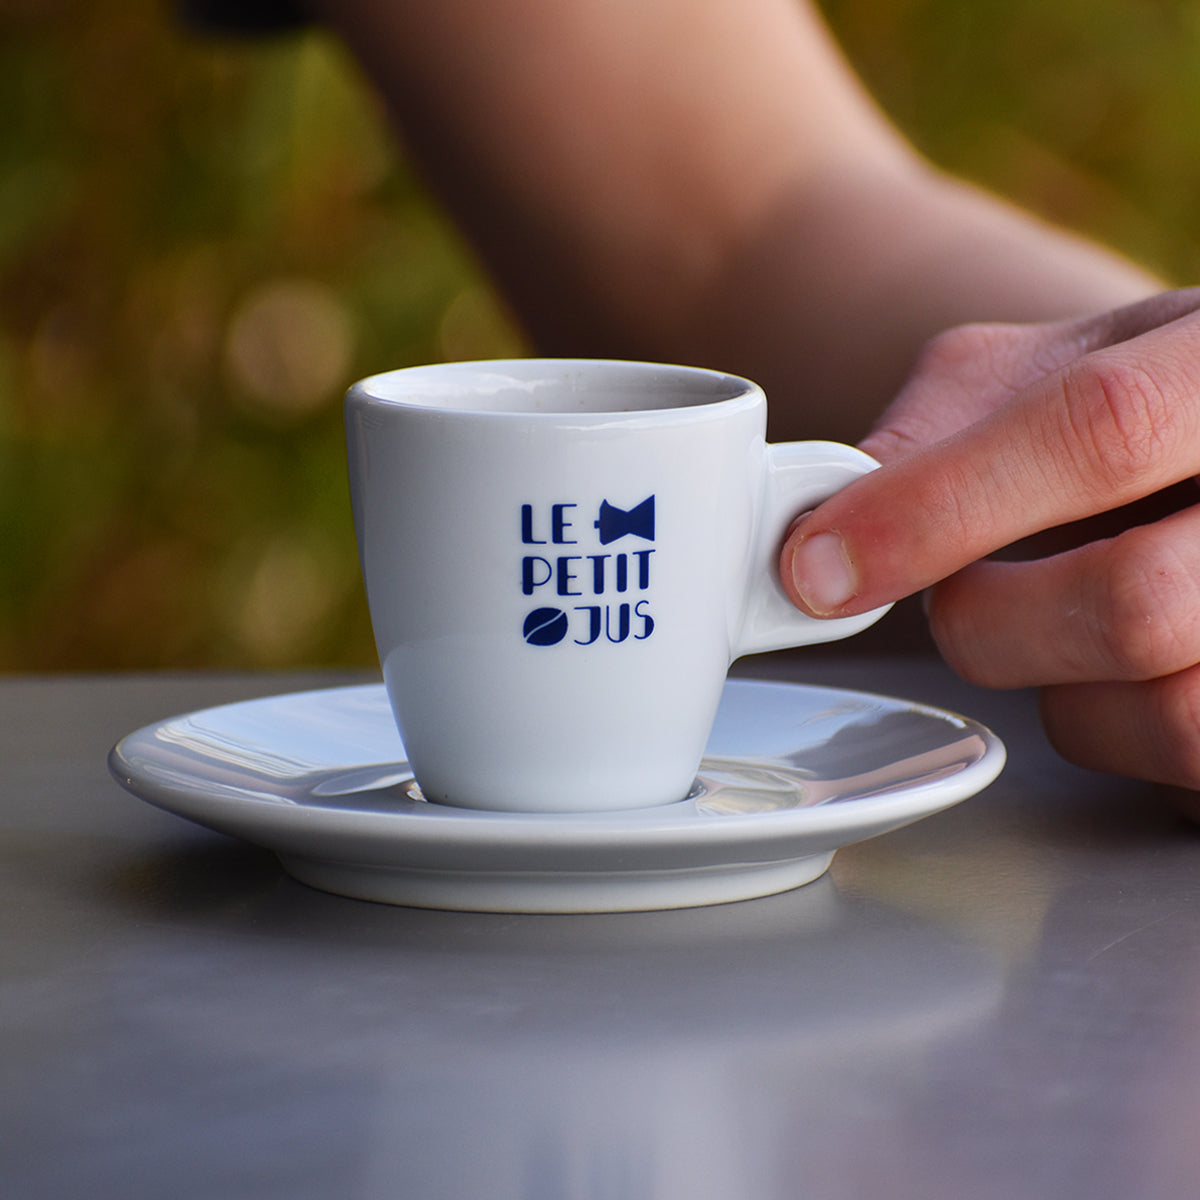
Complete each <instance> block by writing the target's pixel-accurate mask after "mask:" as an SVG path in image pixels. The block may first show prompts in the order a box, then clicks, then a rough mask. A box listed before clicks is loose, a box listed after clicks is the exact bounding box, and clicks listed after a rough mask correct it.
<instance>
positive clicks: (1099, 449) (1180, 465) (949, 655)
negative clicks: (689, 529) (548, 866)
mask: <svg viewBox="0 0 1200 1200" xmlns="http://www.w3.org/2000/svg"><path fill="white" fill-rule="evenodd" d="M862 445H863V448H864V449H865V450H867V451H868V452H869V453H871V454H873V455H874V456H875V457H876V458H878V459H879V460H880V461H881V462H882V463H883V464H884V465H883V466H882V467H881V469H880V470H878V471H876V472H873V473H872V474H870V475H868V476H865V477H864V478H863V479H861V480H858V481H856V482H855V483H854V484H852V485H851V486H850V487H848V488H846V489H845V490H844V491H842V492H840V493H839V494H838V495H836V496H834V497H833V498H832V499H830V500H829V501H827V502H826V503H825V504H823V505H821V507H819V508H818V509H816V510H815V511H813V512H812V513H809V514H806V515H805V516H804V517H802V518H800V519H799V520H798V521H797V522H796V524H795V525H794V526H793V527H792V529H791V531H790V532H789V535H788V538H787V540H786V543H785V545H784V548H783V553H782V558H781V568H782V577H783V580H784V586H785V587H786V588H787V590H788V592H789V595H790V596H791V598H792V600H793V601H794V602H795V603H796V604H797V606H798V607H800V608H801V609H804V610H805V611H808V612H810V613H812V614H813V615H815V616H822V617H833V616H843V615H849V614H852V613H857V612H862V611H865V610H866V609H869V608H873V607H875V606H876V605H879V604H883V603H886V602H888V601H892V600H896V599H899V598H900V597H902V596H904V595H908V594H910V593H913V592H916V591H919V590H921V589H924V588H931V590H930V592H929V593H928V596H929V608H928V611H929V618H930V624H931V628H932V632H933V635H934V638H935V639H936V641H937V644H938V647H939V649H940V650H941V652H942V654H943V655H944V656H945V658H946V660H947V661H948V662H949V663H950V665H951V666H952V667H954V668H955V669H956V670H957V671H958V672H959V673H960V674H962V675H963V676H964V677H965V678H967V679H969V680H971V681H973V682H976V683H980V684H983V685H987V686H992V687H1022V686H1033V685H1036V686H1039V687H1041V688H1042V717H1043V722H1044V724H1045V727H1046V730H1047V733H1048V734H1049V736H1050V739H1051V741H1052V742H1053V743H1054V745H1055V746H1056V748H1057V749H1058V750H1059V751H1060V753H1062V754H1063V755H1064V756H1065V757H1066V758H1068V759H1071V760H1073V761H1075V762H1077V763H1080V764H1082V765H1084V766H1088V767H1093V768H1096V769H1100V770H1107V771H1113V772H1116V773H1118V774H1124V775H1131V776H1135V777H1138V778H1144V779H1148V780H1154V781H1158V782H1161V783H1166V784H1172V785H1176V786H1178V787H1182V788H1185V789H1196V790H1200V503H1196V502H1195V501H1197V500H1200V493H1197V492H1196V491H1195V479H1194V477H1195V476H1196V475H1197V473H1198V472H1200V289H1194V290H1190V291H1184V292H1173V293H1166V294H1163V295H1160V296H1156V297H1154V298H1153V299H1151V300H1148V301H1145V302H1143V303H1140V304H1136V305H1133V306H1131V307H1129V308H1125V309H1119V310H1116V311H1115V312H1112V313H1108V314H1105V315H1104V316H1101V317H1096V318H1092V319H1089V320H1085V321H1077V322H1064V323H1056V324H1051V325H1038V326H1011V325H1006V326H1001V325H991V326H988V325H980V326H967V327H964V328H961V329H956V330H951V331H950V332H948V333H946V334H942V335H941V336H940V337H938V338H936V339H935V340H934V341H933V342H932V343H931V344H930V346H929V347H928V349H927V351H926V353H925V355H924V357H923V359H922V361H921V362H920V363H919V364H918V367H917V370H916V371H915V372H914V374H913V375H912V376H911V378H910V380H909V382H908V383H907V384H906V385H905V387H904V388H903V390H902V391H901V392H900V394H899V395H898V396H897V398H896V400H895V401H894V403H893V404H892V405H891V407H890V408H889V409H888V411H887V412H886V413H885V414H884V416H883V418H882V419H881V421H880V422H879V424H878V425H877V427H876V428H875V430H874V431H873V432H872V433H871V435H870V436H869V437H868V438H867V439H866V440H865V441H864V442H863V443H862ZM1097 520H1100V521H1101V522H1102V523H1103V526H1104V527H1103V528H1098V527H1097V525H1096V521H1097ZM1033 535H1046V536H1047V537H1048V538H1049V539H1050V542H1049V548H1050V549H1051V550H1053V551H1055V552H1053V553H1050V554H1049V556H1048V557H1038V558H1033V559H1029V558H1025V559H1024V560H1023V561H1013V552H1012V551H1011V550H1010V553H1009V554H1008V555H1007V556H1006V557H1005V559H1003V560H1001V559H997V558H989V557H988V556H990V555H994V554H995V552H996V551H999V550H1001V549H1003V548H1005V547H1013V546H1014V543H1024V545H1023V547H1021V548H1022V549H1023V550H1024V551H1025V553H1028V551H1029V549H1030V547H1031V546H1036V544H1035V543H1028V542H1026V541H1025V540H1026V539H1030V538H1031V537H1032V536H1033ZM1046 548H1047V547H1046V546H1045V545H1043V546H1042V547H1040V548H1038V552H1039V553H1045V551H1046Z"/></svg>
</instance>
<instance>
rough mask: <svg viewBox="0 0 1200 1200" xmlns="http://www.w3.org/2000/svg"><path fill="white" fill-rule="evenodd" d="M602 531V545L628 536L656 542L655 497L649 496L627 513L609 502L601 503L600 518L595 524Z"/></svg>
mask: <svg viewBox="0 0 1200 1200" xmlns="http://www.w3.org/2000/svg"><path fill="white" fill-rule="evenodd" d="M595 526H596V528H597V529H598V530H599V531H600V545H602V546H607V545H608V544H609V542H615V541H617V539H618V538H623V537H625V536H626V535H627V534H633V535H634V536H635V537H640V538H645V539H646V541H648V542H652V541H654V497H653V496H648V497H647V498H646V499H645V500H643V501H642V502H641V504H639V505H638V506H637V507H636V508H631V509H630V510H629V511H628V512H626V511H625V510H624V509H623V508H617V506H616V505H615V504H609V502H608V501H607V500H602V501H601V502H600V516H599V517H598V518H597V519H596V522H595Z"/></svg>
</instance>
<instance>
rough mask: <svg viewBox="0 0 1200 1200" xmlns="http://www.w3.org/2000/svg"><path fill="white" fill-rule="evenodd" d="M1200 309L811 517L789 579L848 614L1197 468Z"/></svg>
mask: <svg viewBox="0 0 1200 1200" xmlns="http://www.w3.org/2000/svg"><path fill="white" fill-rule="evenodd" d="M1197 397H1200V318H1197V317H1194V316H1193V317H1191V318H1190V319H1187V318H1185V319H1184V320H1181V321H1177V322H1174V323H1172V324H1170V325H1166V326H1162V327H1160V328H1158V329H1155V330H1152V331H1151V332H1149V333H1145V334H1142V335H1141V336H1140V337H1136V338H1134V339H1133V340H1131V341H1128V342H1122V343H1120V344H1118V345H1116V346H1107V347H1105V348H1103V349H1100V350H1097V351H1094V352H1093V353H1090V354H1087V355H1085V356H1084V357H1082V358H1080V359H1078V360H1076V361H1075V362H1073V363H1070V364H1069V365H1067V366H1066V367H1062V368H1060V369H1059V370H1056V371H1051V372H1050V373H1049V374H1047V375H1046V376H1045V377H1044V378H1042V379H1040V380H1038V381H1037V382H1036V383H1034V384H1033V385H1032V386H1029V387H1026V388H1025V389H1023V390H1021V391H1019V392H1018V393H1017V394H1016V395H1015V396H1014V397H1013V399H1012V400H1011V401H1010V402H1009V403H1007V404H1004V405H1002V406H1001V407H999V408H997V409H994V410H993V411H992V412H990V413H988V414H987V415H986V416H985V417H983V418H982V419H981V420H978V421H976V422H975V423H974V424H972V425H969V426H967V427H966V428H964V429H960V430H959V431H958V432H956V433H953V434H951V435H950V436H948V437H945V438H944V439H943V440H941V441H939V442H937V443H935V444H933V445H929V446H925V447H923V448H921V449H918V450H916V451H914V452H913V453H910V454H907V455H904V454H902V455H900V456H898V457H895V458H892V459H891V460H890V461H888V462H886V463H885V464H884V465H883V466H881V467H880V468H879V469H878V470H877V471H873V472H871V473H870V474H868V475H865V476H863V477H862V478H861V479H858V480H855V482H854V483H852V484H850V485H849V486H848V487H846V488H845V489H843V490H842V491H840V492H838V493H837V494H836V495H834V496H833V497H831V498H830V499H829V500H827V501H826V502H825V503H824V504H822V505H821V506H820V507H819V508H817V509H815V510H813V511H812V512H810V513H808V514H806V515H805V516H803V517H801V518H800V519H799V520H798V521H797V522H796V523H795V524H794V525H793V526H792V528H791V530H790V531H789V533H788V536H787V538H786V540H785V543H784V547H783V551H782V555H781V560H780V577H781V580H782V582H783V586H784V589H785V590H786V591H787V593H788V595H789V596H790V598H791V599H792V602H793V603H794V604H796V605H797V607H798V608H800V609H801V610H802V611H804V612H807V613H809V614H811V615H812V616H816V617H834V616H838V617H841V616H851V615H854V614H856V613H860V612H866V611H867V610H869V609H872V608H876V607H878V606H880V605H883V604H888V603H891V602H893V601H895V600H898V599H900V598H901V597H903V596H906V595H910V594H912V593H913V592H918V591H921V590H922V589H924V588H926V587H928V586H930V585H931V584H933V583H937V582H938V581H939V580H941V579H944V578H946V577H947V576H948V575H951V574H953V573H954V572H956V571H958V570H960V569H961V568H963V567H965V566H967V565H968V564H969V563H971V562H974V561H975V560H976V559H979V558H983V557H986V556H987V555H989V554H991V553H993V552H994V551H996V550H999V549H1001V548H1002V547H1004V546H1007V545H1009V544H1011V543H1013V542H1016V541H1018V540H1020V539H1022V538H1026V537H1028V536H1030V535H1032V534H1034V533H1039V532H1041V531H1043V530H1046V529H1049V528H1052V527H1053V526H1056V525H1063V524H1066V523H1068V522H1070V521H1076V520H1079V519H1081V518H1084V517H1088V516H1092V515H1094V514H1095V513H1098V512H1103V511H1105V510H1108V509H1114V508H1118V507H1120V506H1121V505H1124V504H1127V503H1129V502H1131V501H1133V500H1136V499H1140V498H1142V497H1144V496H1148V495H1150V494H1152V493H1153V492H1156V491H1159V490H1161V489H1162V488H1165V487H1167V486H1169V485H1170V484H1173V483H1176V482H1178V481H1180V480H1181V479H1184V478H1187V477H1188V476H1189V475H1193V474H1195V473H1196V472H1197V470H1198V469H1200V461H1198V460H1200V452H1198V451H1197V449H1196V447H1198V446H1200V400H1198V399H1197Z"/></svg>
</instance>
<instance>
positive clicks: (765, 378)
mask: <svg viewBox="0 0 1200 1200" xmlns="http://www.w3.org/2000/svg"><path fill="white" fill-rule="evenodd" d="M317 7H324V8H326V9H327V13H326V17H327V19H328V20H329V21H330V22H331V23H332V24H333V25H334V26H335V27H336V28H337V29H338V30H339V31H340V33H341V34H342V36H343V37H344V38H345V39H346V41H347V42H348V44H349V45H350V46H351V48H352V49H353V50H354V52H355V53H356V54H357V56H358V57H359V58H360V60H361V61H362V62H363V63H364V65H365V67H366V69H367V70H368V72H369V73H370V75H371V76H372V78H373V79H374V80H375V82H376V84H377V85H378V87H379V88H380V90H381V92H382V93H383V95H384V96H385V98H386V100H387V102H388V105H389V108H390V110H391V112H392V114H393V117H394V119H395V121H396V124H397V126H398V128H399V129H400V131H401V132H402V134H403V136H404V138H405V141H406V143H407V145H408V148H409V150H410V152H411V153H412V155H413V158H414V160H415V161H416V162H417V164H418V165H419V166H420V168H421V169H422V170H423V171H424V172H425V174H426V176H427V178H428V179H429V181H430V183H431V185H432V187H433V189H434V191H435V192H436V193H437V194H438V195H439V197H440V198H441V200H442V201H443V203H445V205H446V206H447V208H448V209H449V211H450V212H451V213H452V215H453V216H454V217H455V218H456V220H457V221H458V223H459V224H460V226H461V227H462V229H463V230H464V232H465V233H466V235H467V236H468V238H470V240H471V241H472V242H473V243H474V245H475V246H476V248H477V249H478V251H479V253H480V255H481V257H482V259H483V261H484V262H485V264H486V266H487V268H488V269H489V270H490V272H491V273H492V275H493V276H494V278H495V279H496V281H497V283H498V284H499V286H500V287H501V289H502V291H503V292H504V293H505V295H506V297H507V298H508V300H509V302H510V304H511V305H512V307H513V309H514V311H515V313H516V314H517V316H518V318H519V319H520V320H521V321H522V322H523V324H524V325H525V327H526V328H527V329H528V331H529V333H530V335H531V338H532V340H533V342H534V344H535V345H536V346H537V347H538V348H539V349H541V350H543V351H545V352H549V353H555V354H587V355H614V356H624V357H647V358H671V359H677V360H682V361H688V362H692V363H697V364H704V365H712V366H717V367H721V368H725V369H729V370H734V371H738V372H741V373H743V374H747V375H750V376H751V377H753V378H756V379H758V380H759V381H760V382H762V383H763V384H764V385H765V386H766V387H767V389H768V394H769V395H770V396H771V398H772V413H773V422H774V424H775V428H774V429H773V435H774V436H782V435H800V434H803V435H822V436H838V437H853V436H856V434H857V433H858V432H860V431H861V430H862V429H863V428H865V426H866V425H867V424H868V423H869V420H870V417H871V416H872V415H873V414H874V413H875V412H877V411H878V410H879V409H880V408H881V407H882V405H883V403H884V402H885V401H886V399H887V398H888V397H889V396H890V395H891V393H892V391H893V390H894V389H895V387H896V386H897V384H898V383H899V381H900V380H901V379H902V378H903V376H904V375H905V373H906V371H907V369H908V366H909V364H910V363H911V361H912V359H913V356H914V354H915V353H916V351H917V349H918V348H919V346H920V345H921V344H922V343H923V342H924V341H925V339H926V338H927V337H929V336H930V335H931V334H933V333H934V332H937V331H938V330H940V329H942V328H944V327H946V326H947V325H952V324H958V323H961V322H964V321H969V320H982V319H1005V320H1021V319H1037V318H1042V317H1048V316H1059V315H1065V314H1069V313H1070V314H1073V313H1079V312H1086V311H1092V310H1097V309H1102V308H1106V307H1111V306H1112V305H1114V304H1118V303H1121V302H1124V301H1126V300H1128V299H1131V298H1134V297H1135V296H1139V295H1142V294H1144V293H1145V292H1146V291H1147V290H1149V289H1150V288H1151V287H1152V286H1153V285H1152V284H1151V283H1150V281H1149V280H1146V279H1143V278H1142V277H1141V276H1139V275H1138V274H1137V273H1136V272H1134V271H1133V270H1132V269H1130V268H1128V267H1127V266H1125V265H1124V264H1122V263H1120V262H1118V261H1117V260H1115V259H1112V258H1110V257H1109V256H1107V255H1106V254H1104V253H1102V252H1101V251H1099V250H1096V249H1094V248H1091V247H1086V246H1084V245H1082V244H1081V243H1075V242H1073V241H1070V240H1068V239H1065V238H1063V237H1062V235H1059V234H1056V233H1052V232H1050V231H1048V230H1045V229H1043V228H1041V227H1039V226H1037V225H1035V224H1033V223H1031V222H1028V221H1027V219H1025V218H1023V217H1021V216H1018V215H1017V214H1015V213H1012V212H1011V211H1010V210H1008V209H1006V208H1004V207H1002V206H999V205H997V204H994V203H993V202H992V201H990V200H985V199H982V198H980V197H979V196H978V195H977V194H976V193H974V192H971V191H968V190H965V189H960V188H959V187H957V186H956V185H951V184H949V183H947V182H946V181H944V180H943V179H942V178H941V177H939V176H938V175H937V174H935V173H934V172H932V171H930V170H929V169H928V168H927V167H926V166H925V165H924V164H923V163H921V162H920V161H919V160H918V159H917V157H916V156H915V155H914V154H913V153H912V152H911V150H910V149H909V148H908V147H907V146H906V145H905V143H904V142H903V140H902V139H901V138H900V137H899V136H898V135H897V134H896V133H895V132H894V130H892V128H891V127H890V126H889V125H888V124H887V122H886V121H885V120H884V119H883V118H882V117H881V116H880V115H879V114H878V112H877V111H876V110H875V108H874V106H873V105H872V104H871V103H870V101H869V100H868V99H867V98H866V97H865V96H864V95H863V93H862V91H861V89H860V88H859V87H858V85H857V82H856V81H855V80H854V78H853V76H852V75H851V74H850V72H849V71H848V70H847V69H846V68H845V67H844V65H843V63H842V62H841V59H840V57H839V56H838V54H837V52H836V51H835V50H834V49H833V47H832V46H831V45H830V44H829V42H828V39H827V38H826V36H825V34H824V31H823V29H822V27H821V25H820V23H819V21H818V19H817V18H816V17H815V16H814V15H813V14H812V12H811V11H810V10H808V9H807V8H804V7H803V6H801V5H799V4H797V3H795V2H794V0H736V2H734V0H653V2H651V0H603V2H598V0H571V2H570V3H563V2H562V0H507V2H506V3H503V4H496V3H493V2H491V0H440V2H439V3H422V2H420V0H407V2H406V3H403V4H394V5H393V4H386V3H378V2H377V0H319V2H318V5H317Z"/></svg>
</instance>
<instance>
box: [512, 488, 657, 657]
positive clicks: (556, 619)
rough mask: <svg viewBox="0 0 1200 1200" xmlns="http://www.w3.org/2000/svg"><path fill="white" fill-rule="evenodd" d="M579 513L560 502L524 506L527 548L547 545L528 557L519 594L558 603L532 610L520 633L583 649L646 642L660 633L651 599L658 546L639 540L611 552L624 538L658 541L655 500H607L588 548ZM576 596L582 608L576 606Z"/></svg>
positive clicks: (531, 641)
mask: <svg viewBox="0 0 1200 1200" xmlns="http://www.w3.org/2000/svg"><path fill="white" fill-rule="evenodd" d="M578 508H579V505H578V504H577V503H573V502H561V501H560V502H558V503H554V504H549V505H543V506H535V505H533V504H522V505H521V519H520V529H521V543H522V545H524V546H526V547H529V546H539V547H541V546H544V547H546V549H545V550H543V551H541V552H540V553H537V554H531V553H526V554H525V555H523V556H522V558H521V572H520V584H521V593H522V595H525V596H531V597H532V596H539V597H541V596H545V597H546V598H547V599H550V598H551V597H553V599H554V600H555V603H554V604H553V605H550V604H543V605H541V606H539V607H538V608H535V609H533V610H532V611H531V612H530V613H529V615H528V616H527V617H526V618H525V623H524V626H523V629H522V634H523V636H524V639H525V641H526V643H527V644H528V645H530V646H557V645H558V644H559V643H560V642H564V641H566V640H567V639H568V638H570V641H571V642H572V643H573V644H575V645H577V646H591V645H594V644H596V643H601V642H609V643H614V644H616V643H620V642H625V641H628V640H629V639H630V638H632V639H633V640H634V641H635V642H639V641H645V639H646V638H648V637H649V636H650V635H651V634H652V633H653V632H654V617H653V616H652V615H651V612H650V597H649V595H648V593H649V591H650V584H651V576H652V574H653V571H652V558H653V555H654V554H655V552H656V549H657V548H656V547H654V546H649V547H647V546H643V545H640V544H639V542H634V543H633V544H632V546H626V547H617V548H614V549H611V550H610V549H606V547H609V546H610V545H612V543H614V542H619V541H620V540H621V539H622V538H625V537H632V538H637V539H639V540H640V542H653V541H654V539H655V527H654V497H653V496H652V495H651V496H647V497H646V499H645V500H643V501H641V503H640V504H635V505H634V506H633V507H632V508H628V509H626V508H620V507H618V506H617V505H615V504H613V503H611V502H610V501H608V500H602V501H601V502H600V507H599V511H598V512H597V516H596V519H595V520H594V521H592V522H591V528H592V529H594V530H596V534H595V535H594V539H593V544H592V545H591V547H590V548H589V547H587V546H586V545H585V542H584V541H581V538H580V536H578V535H579V534H581V533H583V532H584V531H586V530H587V528H588V526H587V523H586V522H577V521H576V519H575V510H576V509H578ZM592 511H594V512H595V511H596V510H595V509H593V510H592ZM597 542H598V545H597V544H596V543H597ZM551 547H554V548H555V549H554V550H551ZM570 547H578V549H569V548H570ZM575 597H577V598H578V600H579V603H576V604H572V603H570V598H575Z"/></svg>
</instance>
